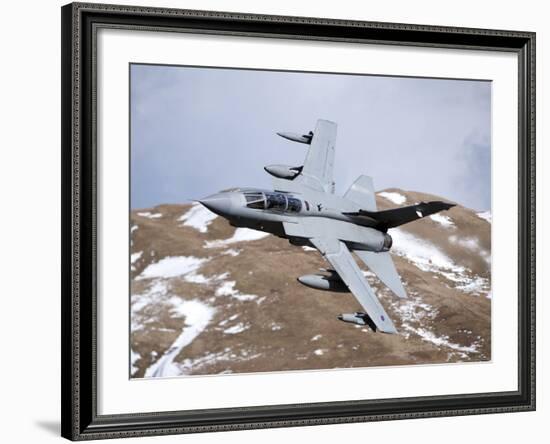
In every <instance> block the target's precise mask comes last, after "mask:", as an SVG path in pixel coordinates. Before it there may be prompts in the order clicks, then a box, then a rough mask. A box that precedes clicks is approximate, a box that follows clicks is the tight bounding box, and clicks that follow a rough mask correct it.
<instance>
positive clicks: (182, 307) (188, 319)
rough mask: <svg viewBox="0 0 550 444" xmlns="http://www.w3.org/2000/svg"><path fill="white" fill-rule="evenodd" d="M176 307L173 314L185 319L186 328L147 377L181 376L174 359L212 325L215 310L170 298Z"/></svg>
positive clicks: (192, 302) (193, 301) (149, 371)
mask: <svg viewBox="0 0 550 444" xmlns="http://www.w3.org/2000/svg"><path fill="white" fill-rule="evenodd" d="M170 301H171V303H172V304H173V305H174V307H173V310H172V311H173V313H175V314H176V315H178V316H182V317H185V324H186V326H185V327H184V328H183V329H182V331H181V334H180V335H179V336H178V337H177V338H176V340H175V341H174V342H173V343H172V345H171V346H170V348H169V349H168V350H167V351H166V352H165V353H164V355H162V357H161V358H160V359H159V360H158V361H156V362H155V363H154V364H153V365H151V366H150V367H149V368H148V369H147V371H146V372H145V377H166V376H179V375H180V374H181V370H180V368H179V366H178V365H177V364H176V363H174V362H173V361H174V359H175V358H176V356H177V355H178V354H179V353H180V352H181V350H182V349H183V348H184V347H186V346H187V345H189V344H191V343H192V342H193V340H194V339H195V338H196V337H197V336H198V335H200V334H201V333H202V332H203V331H204V329H205V328H206V327H207V326H208V324H209V323H210V321H211V319H212V317H213V316H214V313H215V309H214V308H213V307H210V306H208V305H206V304H204V303H202V302H200V301H197V300H194V299H192V300H184V299H181V298H178V297H175V296H174V297H172V298H170Z"/></svg>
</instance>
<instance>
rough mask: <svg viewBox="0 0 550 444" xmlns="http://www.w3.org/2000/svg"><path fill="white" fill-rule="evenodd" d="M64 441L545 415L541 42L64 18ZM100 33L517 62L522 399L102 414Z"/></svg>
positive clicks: (264, 21)
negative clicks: (538, 224) (390, 48)
mask: <svg viewBox="0 0 550 444" xmlns="http://www.w3.org/2000/svg"><path fill="white" fill-rule="evenodd" d="M61 15H62V33H61V48H62V61H61V72H62V77H61V85H62V88H61V90H62V96H61V102H62V126H61V136H62V137H61V138H62V192H61V198H62V227H61V230H62V246H61V249H62V276H61V281H62V304H61V311H62V328H61V338H62V362H61V368H62V384H61V385H62V397H61V398H62V409H61V413H62V423H61V426H62V427H61V429H62V436H64V437H65V438H68V439H71V440H84V439H102V438H119V437H134V436H146V435H161V434H177V433H193V432H208V431H223V430H237V429H252V428H267V427H288V426H303V425H315V424H333V423H347V422H362V421H380V420H393V419H408V418H424V417H435V416H454V415H473V414H485V413H500V412H517V411H528V410H534V409H535V33H533V32H518V31H503V30H489V29H469V28H451V27H440V26H424V25H410V24H396V23H379V22H362V21H351V20H333V19H323V18H307V17H285V16H266V15H253V14H238V13H225V12H211V11H192V10H178V9H162V8H148V7H132V6H118V5H103V4H85V3H72V4H68V5H66V6H64V7H62V10H61ZM99 27H117V28H125V29H129V30H132V29H135V30H137V29H148V30H161V31H172V32H201V33H211V34H221V35H224V34H231V35H242V36H261V37H266V38H283V37H284V38H292V39H309V40H319V41H340V42H353V43H377V44H392V45H412V46H426V47H437V48H461V49H468V50H488V51H509V52H513V53H515V54H516V55H517V58H518V66H519V75H518V79H519V139H518V159H519V183H518V198H519V207H518V209H517V211H518V215H519V231H518V233H517V236H518V243H519V258H518V260H519V267H518V282H519V285H518V292H519V296H518V300H519V307H518V314H519V319H518V351H517V352H518V363H519V368H518V378H519V379H518V390H517V391H510V392H495V393H471V394H466V395H453V396H426V397H415V398H393V399H384V400H364V401H341V402H326V403H310V404H296V405H275V406H260V407H242V408H220V409H209V410H193V411H170V412H151V413H144V414H117V415H98V413H97V379H96V323H97V312H96V288H97V286H96V283H97V282H96V277H97V276H96V248H97V245H96V216H97V206H96V202H97V201H96V180H97V173H98V172H97V164H96V135H95V122H96V115H95V113H96V109H95V107H96V100H95V98H96V91H95V79H94V76H95V39H96V30H97V29H98V28H99Z"/></svg>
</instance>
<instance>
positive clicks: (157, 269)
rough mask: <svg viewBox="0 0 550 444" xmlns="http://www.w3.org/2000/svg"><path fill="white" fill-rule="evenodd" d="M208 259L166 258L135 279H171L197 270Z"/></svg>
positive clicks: (150, 266)
mask: <svg viewBox="0 0 550 444" xmlns="http://www.w3.org/2000/svg"><path fill="white" fill-rule="evenodd" d="M208 261H209V259H204V258H198V257H193V256H168V257H165V258H163V259H161V260H160V261H159V262H156V263H154V264H150V265H148V266H147V268H145V270H143V272H142V273H141V274H140V275H139V276H138V277H137V278H136V279H149V278H172V277H176V276H184V275H186V274H188V273H192V272H194V271H196V270H198V269H199V268H200V267H201V266H202V264H204V263H205V262H208Z"/></svg>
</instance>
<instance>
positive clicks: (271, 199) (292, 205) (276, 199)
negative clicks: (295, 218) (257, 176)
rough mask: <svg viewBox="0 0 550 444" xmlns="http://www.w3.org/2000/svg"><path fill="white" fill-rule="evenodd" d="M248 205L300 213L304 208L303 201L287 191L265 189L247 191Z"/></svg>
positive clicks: (261, 208)
mask: <svg viewBox="0 0 550 444" xmlns="http://www.w3.org/2000/svg"><path fill="white" fill-rule="evenodd" d="M243 194H244V197H245V199H246V206H247V207H248V208H255V209H258V210H275V211H285V212H291V213H298V212H300V210H301V209H302V201H301V200H300V199H296V198H295V197H292V196H289V195H288V194H285V193H271V192H264V191H245V192H244V193H243Z"/></svg>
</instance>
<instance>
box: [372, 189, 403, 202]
mask: <svg viewBox="0 0 550 444" xmlns="http://www.w3.org/2000/svg"><path fill="white" fill-rule="evenodd" d="M378 195H379V196H381V197H383V198H384V199H387V200H389V201H391V202H393V203H394V204H397V205H401V204H404V203H405V202H406V201H407V198H406V197H405V196H403V195H402V194H399V193H395V192H390V191H382V192H381V193H378Z"/></svg>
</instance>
